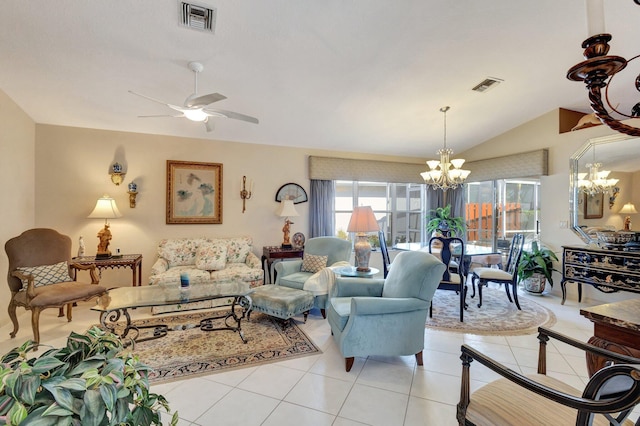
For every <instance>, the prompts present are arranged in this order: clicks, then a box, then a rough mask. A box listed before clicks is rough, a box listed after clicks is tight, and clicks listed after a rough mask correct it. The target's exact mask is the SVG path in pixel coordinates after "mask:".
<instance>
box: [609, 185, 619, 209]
mask: <svg viewBox="0 0 640 426" xmlns="http://www.w3.org/2000/svg"><path fill="white" fill-rule="evenodd" d="M618 194H620V188H618V187H617V186H614V187H613V188H611V196H610V197H609V210H611V208H612V207H613V205H614V204H615V203H616V198H617V197H618Z"/></svg>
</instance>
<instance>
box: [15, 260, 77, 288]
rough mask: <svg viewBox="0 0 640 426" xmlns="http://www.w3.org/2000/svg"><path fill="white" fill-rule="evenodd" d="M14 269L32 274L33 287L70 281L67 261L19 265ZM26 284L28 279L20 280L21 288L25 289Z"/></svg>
mask: <svg viewBox="0 0 640 426" xmlns="http://www.w3.org/2000/svg"><path fill="white" fill-rule="evenodd" d="M16 269H17V270H18V271H20V272H22V273H23V274H25V275H32V276H33V285H34V286H35V287H40V286H43V285H47V284H55V283H64V282H67V281H71V277H70V276H69V266H68V265H67V262H60V263H56V264H55V265H42V266H21V267H19V268H16ZM28 285H29V280H26V279H25V280H22V288H23V289H26V288H27V286H28Z"/></svg>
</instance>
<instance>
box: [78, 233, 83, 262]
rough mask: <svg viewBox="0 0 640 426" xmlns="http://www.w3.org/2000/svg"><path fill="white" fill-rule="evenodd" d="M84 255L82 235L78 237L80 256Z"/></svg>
mask: <svg viewBox="0 0 640 426" xmlns="http://www.w3.org/2000/svg"><path fill="white" fill-rule="evenodd" d="M82 256H84V238H82V235H80V238H79V239H78V257H82Z"/></svg>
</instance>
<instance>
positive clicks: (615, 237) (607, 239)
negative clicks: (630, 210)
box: [596, 231, 635, 244]
mask: <svg viewBox="0 0 640 426" xmlns="http://www.w3.org/2000/svg"><path fill="white" fill-rule="evenodd" d="M596 234H597V235H598V240H600V242H602V243H605V244H626V243H628V242H629V241H631V240H633V237H634V235H635V234H634V233H633V232H617V231H598V232H596Z"/></svg>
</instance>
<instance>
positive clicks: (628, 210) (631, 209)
mask: <svg viewBox="0 0 640 426" xmlns="http://www.w3.org/2000/svg"><path fill="white" fill-rule="evenodd" d="M618 213H621V214H626V215H627V216H626V217H625V218H624V230H625V231H631V216H629V215H630V214H636V213H638V211H637V210H636V207H635V206H634V205H633V203H627V204H625V205H624V206H622V208H621V209H620V211H619V212H618Z"/></svg>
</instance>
